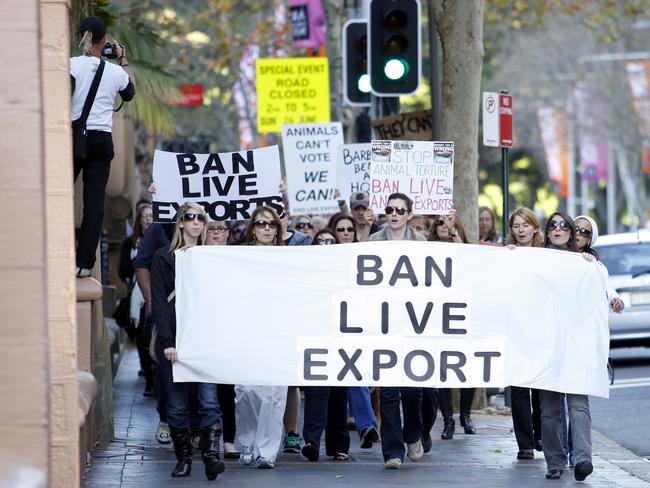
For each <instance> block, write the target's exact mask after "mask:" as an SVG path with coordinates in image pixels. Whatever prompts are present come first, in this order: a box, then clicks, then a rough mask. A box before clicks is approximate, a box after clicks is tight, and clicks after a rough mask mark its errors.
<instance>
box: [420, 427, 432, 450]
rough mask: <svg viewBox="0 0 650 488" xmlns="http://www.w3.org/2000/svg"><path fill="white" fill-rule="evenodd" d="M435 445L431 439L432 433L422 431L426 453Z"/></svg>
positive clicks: (423, 446) (423, 447) (423, 448)
mask: <svg viewBox="0 0 650 488" xmlns="http://www.w3.org/2000/svg"><path fill="white" fill-rule="evenodd" d="M432 446H433V441H432V440H431V434H430V433H424V432H423V433H422V450H423V451H424V453H425V454H426V453H427V452H429V451H430V450H431V447H432Z"/></svg>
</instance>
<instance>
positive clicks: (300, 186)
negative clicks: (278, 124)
mask: <svg viewBox="0 0 650 488" xmlns="http://www.w3.org/2000/svg"><path fill="white" fill-rule="evenodd" d="M342 145H343V128H342V127H341V123H340V122H332V123H329V124H297V125H284V126H282V152H283V153H284V169H285V174H286V176H287V190H288V193H289V209H290V211H291V214H292V215H299V214H315V215H324V214H331V213H335V212H338V211H339V206H338V203H337V201H336V198H335V196H334V193H335V190H336V163H337V155H338V151H339V147H340V146H342Z"/></svg>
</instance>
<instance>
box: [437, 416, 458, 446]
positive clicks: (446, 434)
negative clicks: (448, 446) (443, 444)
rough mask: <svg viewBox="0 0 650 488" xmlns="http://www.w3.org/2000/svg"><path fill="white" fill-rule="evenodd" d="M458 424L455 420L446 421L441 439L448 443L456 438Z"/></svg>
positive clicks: (448, 419) (447, 419)
mask: <svg viewBox="0 0 650 488" xmlns="http://www.w3.org/2000/svg"><path fill="white" fill-rule="evenodd" d="M455 425H456V423H455V422H454V419H453V418H446V419H445V426H444V428H443V429H442V434H441V435H440V438H441V439H443V440H445V441H448V440H450V439H452V438H453V437H454V432H455V430H456V427H455Z"/></svg>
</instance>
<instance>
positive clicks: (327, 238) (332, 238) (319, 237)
mask: <svg viewBox="0 0 650 488" xmlns="http://www.w3.org/2000/svg"><path fill="white" fill-rule="evenodd" d="M338 243H339V241H338V240H337V239H336V234H335V233H334V230H332V229H329V228H327V227H325V228H324V229H321V230H319V231H318V232H317V233H316V235H315V236H314V240H313V241H312V242H311V245H312V246H329V245H331V244H338Z"/></svg>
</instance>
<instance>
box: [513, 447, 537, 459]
mask: <svg viewBox="0 0 650 488" xmlns="http://www.w3.org/2000/svg"><path fill="white" fill-rule="evenodd" d="M517 459H535V452H534V451H533V450H532V449H522V450H521V451H519V452H518V453H517Z"/></svg>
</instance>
